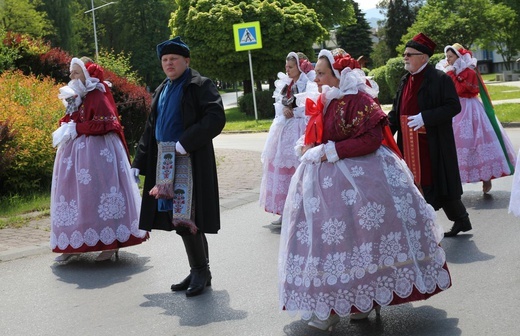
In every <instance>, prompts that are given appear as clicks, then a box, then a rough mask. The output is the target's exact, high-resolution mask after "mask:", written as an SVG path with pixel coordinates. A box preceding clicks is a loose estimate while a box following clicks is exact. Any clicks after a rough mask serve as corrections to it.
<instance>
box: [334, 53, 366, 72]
mask: <svg viewBox="0 0 520 336" xmlns="http://www.w3.org/2000/svg"><path fill="white" fill-rule="evenodd" d="M332 67H333V68H334V69H336V70H338V71H339V72H341V71H342V70H343V69H345V68H351V69H361V66H360V65H359V62H358V61H357V60H356V59H354V58H352V57H351V56H350V54H346V55H344V56H341V55H336V56H334V64H333V65H332Z"/></svg>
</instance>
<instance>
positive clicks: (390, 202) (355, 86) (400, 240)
mask: <svg viewBox="0 0 520 336" xmlns="http://www.w3.org/2000/svg"><path fill="white" fill-rule="evenodd" d="M358 68H359V65H358V63H357V61H356V60H355V59H353V58H351V57H350V56H348V55H347V56H336V57H335V58H334V57H333V56H332V53H331V52H330V51H328V50H322V51H321V52H320V53H319V56H318V62H317V64H316V68H315V71H316V79H315V81H316V83H317V84H318V88H319V92H320V93H321V94H315V95H314V97H312V96H311V95H310V94H309V95H308V96H309V97H310V98H308V99H307V102H306V114H307V115H309V116H310V120H309V122H308V125H307V129H306V132H305V136H304V140H303V141H299V144H298V146H297V147H296V149H297V150H299V152H300V154H301V157H300V161H301V164H300V166H298V168H297V169H296V172H295V174H294V176H293V178H292V180H291V184H290V187H289V192H288V195H287V201H286V203H285V208H284V216H283V223H282V231H281V240H280V253H279V299H280V308H281V309H284V310H287V311H288V312H289V313H292V314H297V313H299V314H300V315H301V317H302V318H303V319H304V320H309V322H308V324H309V325H310V326H312V327H316V328H319V329H321V330H327V329H330V328H331V327H332V326H333V325H335V324H336V323H338V322H339V317H340V316H347V315H350V316H351V318H352V319H362V318H367V317H368V315H369V314H370V312H371V311H372V310H374V309H375V310H376V313H379V309H380V307H381V306H389V305H394V304H400V303H404V302H410V301H415V300H423V299H427V298H429V297H430V296H432V295H434V294H437V293H439V292H441V291H443V290H446V289H448V288H449V287H450V286H451V278H450V274H449V271H448V268H447V265H446V256H445V253H444V251H443V250H442V249H441V248H440V247H439V242H440V240H441V239H442V236H443V230H442V228H441V227H440V226H439V225H437V224H436V223H435V211H434V209H433V208H432V207H431V206H430V205H428V204H427V203H426V201H425V200H424V198H423V197H422V196H421V193H420V192H419V190H418V189H417V188H416V187H415V185H414V182H413V176H412V174H411V172H410V170H409V169H408V167H407V166H406V164H405V162H404V161H403V160H402V159H400V158H399V157H398V156H397V155H396V154H395V153H394V152H393V151H392V150H390V149H389V148H388V147H386V146H384V145H382V144H381V143H382V140H383V127H384V125H386V123H387V118H386V114H385V113H384V112H383V111H382V110H381V108H380V107H379V105H378V104H377V103H376V102H375V101H374V96H375V95H374V92H373V91H372V89H371V88H370V87H369V86H367V85H366V77H365V75H364V73H363V72H362V71H361V70H360V69H358Z"/></svg>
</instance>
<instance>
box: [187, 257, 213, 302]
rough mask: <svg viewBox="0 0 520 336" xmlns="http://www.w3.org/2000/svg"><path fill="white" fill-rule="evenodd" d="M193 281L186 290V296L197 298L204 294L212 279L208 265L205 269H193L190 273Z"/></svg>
mask: <svg viewBox="0 0 520 336" xmlns="http://www.w3.org/2000/svg"><path fill="white" fill-rule="evenodd" d="M190 276H191V281H190V285H189V287H188V289H187V290H186V296H187V297H191V296H197V295H199V294H202V292H204V289H205V288H206V286H208V282H209V279H210V274H209V268H208V265H206V266H203V267H196V268H192V269H191V271H190Z"/></svg>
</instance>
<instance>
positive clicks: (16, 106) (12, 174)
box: [0, 71, 64, 195]
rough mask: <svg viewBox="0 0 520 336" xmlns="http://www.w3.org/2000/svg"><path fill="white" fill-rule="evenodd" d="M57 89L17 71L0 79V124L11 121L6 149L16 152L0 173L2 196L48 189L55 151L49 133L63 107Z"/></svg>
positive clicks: (0, 76) (61, 113) (52, 129)
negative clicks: (12, 149) (13, 149)
mask: <svg viewBox="0 0 520 336" xmlns="http://www.w3.org/2000/svg"><path fill="white" fill-rule="evenodd" d="M57 92H58V86H57V85H56V84H54V82H53V81H52V80H51V79H50V78H44V79H38V78H36V77H34V76H25V75H23V73H22V72H20V71H14V72H12V71H6V72H4V73H3V74H2V75H0V120H10V125H9V128H10V129H11V130H12V132H14V133H12V135H13V136H12V137H11V139H10V140H9V141H8V142H9V147H11V148H16V151H15V154H14V157H12V159H11V160H10V163H9V164H8V165H6V166H5V167H3V168H4V169H3V170H0V181H2V188H1V189H0V190H1V191H0V194H1V195H6V194H17V193H20V194H28V193H33V192H35V191H41V190H46V189H47V190H48V189H50V183H51V177H52V169H53V163H54V156H55V150H54V148H53V147H52V132H53V131H54V130H55V129H56V128H57V126H58V120H59V118H60V117H61V116H62V115H63V112H64V107H63V104H62V103H61V101H59V99H57V97H56V93H57Z"/></svg>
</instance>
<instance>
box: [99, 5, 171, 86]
mask: <svg viewBox="0 0 520 336" xmlns="http://www.w3.org/2000/svg"><path fill="white" fill-rule="evenodd" d="M115 6H116V7H115V10H114V13H115V20H114V31H113V33H114V34H115V35H116V37H117V38H116V37H114V38H113V39H112V43H111V46H110V48H111V49H114V50H115V51H116V52H121V51H125V53H127V54H130V55H131V57H130V64H131V66H132V68H134V69H136V70H137V71H138V73H139V76H140V77H142V78H143V80H144V81H145V83H146V85H147V86H148V87H150V88H152V89H154V88H155V87H156V86H157V85H159V84H160V82H161V81H162V80H163V79H164V73H163V72H162V70H161V66H160V63H159V60H158V59H157V53H156V50H155V47H156V45H157V44H158V43H160V42H162V41H164V40H167V39H168V38H169V37H170V34H171V30H170V29H169V28H168V21H169V20H170V16H171V13H172V12H173V11H174V10H175V9H177V4H176V3H175V2H174V1H168V0H126V1H125V2H124V3H123V2H119V3H117V4H116V5H115ZM107 30H108V28H107Z"/></svg>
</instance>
